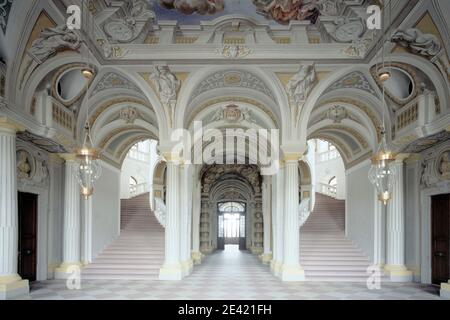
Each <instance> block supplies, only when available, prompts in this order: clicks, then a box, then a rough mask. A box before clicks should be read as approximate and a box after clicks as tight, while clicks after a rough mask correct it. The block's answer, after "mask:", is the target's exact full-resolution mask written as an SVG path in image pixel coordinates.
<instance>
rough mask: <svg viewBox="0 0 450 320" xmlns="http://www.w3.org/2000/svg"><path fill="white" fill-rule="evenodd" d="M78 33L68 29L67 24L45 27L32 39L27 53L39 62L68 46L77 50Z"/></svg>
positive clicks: (78, 43)
mask: <svg viewBox="0 0 450 320" xmlns="http://www.w3.org/2000/svg"><path fill="white" fill-rule="evenodd" d="M80 44H81V42H80V39H79V37H78V35H77V34H76V33H75V32H73V31H72V30H69V29H68V28H67V25H65V24H64V25H60V26H57V27H54V28H45V29H44V30H42V32H41V34H40V35H39V37H38V38H37V39H36V40H34V41H33V43H32V45H31V48H30V49H29V50H28V54H29V55H30V56H31V57H32V58H33V59H34V60H35V61H36V62H37V63H38V64H41V63H43V62H44V61H45V60H47V59H48V58H50V57H52V56H54V55H55V54H56V53H57V51H58V50H60V49H64V48H68V49H71V50H77V49H78V48H79V47H80Z"/></svg>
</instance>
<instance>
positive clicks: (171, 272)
mask: <svg viewBox="0 0 450 320" xmlns="http://www.w3.org/2000/svg"><path fill="white" fill-rule="evenodd" d="M164 158H165V159H166V161H167V180H166V183H167V193H166V207H167V211H166V228H165V261H164V265H163V266H162V267H161V269H160V270H159V279H161V280H181V279H182V278H183V270H182V267H181V263H180V210H179V200H180V197H179V195H180V194H179V191H180V188H179V181H180V179H179V178H180V177H179V171H180V170H179V164H178V162H177V161H176V160H175V159H174V158H173V157H172V155H171V154H165V155H164Z"/></svg>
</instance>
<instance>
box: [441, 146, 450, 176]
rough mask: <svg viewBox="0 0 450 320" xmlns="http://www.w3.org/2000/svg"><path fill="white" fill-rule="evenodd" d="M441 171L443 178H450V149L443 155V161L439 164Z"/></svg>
mask: <svg viewBox="0 0 450 320" xmlns="http://www.w3.org/2000/svg"><path fill="white" fill-rule="evenodd" d="M439 172H440V174H441V176H442V178H443V179H445V180H450V151H448V152H445V153H444V154H443V155H442V159H441V163H440V164H439Z"/></svg>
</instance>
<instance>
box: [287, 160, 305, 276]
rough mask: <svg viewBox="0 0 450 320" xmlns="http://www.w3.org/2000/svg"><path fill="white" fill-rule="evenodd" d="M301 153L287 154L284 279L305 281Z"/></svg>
mask: <svg viewBox="0 0 450 320" xmlns="http://www.w3.org/2000/svg"><path fill="white" fill-rule="evenodd" d="M300 156H301V154H300V153H289V154H286V155H285V158H284V161H285V198H284V199H285V207H284V260H283V265H282V267H281V280H282V281H304V280H305V272H304V270H303V268H302V267H301V266H300V252H299V250H300V249H299V246H300V243H299V241H300V239H299V237H300V232H299V221H298V205H299V195H298V188H299V175H298V161H299V159H300Z"/></svg>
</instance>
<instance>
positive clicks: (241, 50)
mask: <svg viewBox="0 0 450 320" xmlns="http://www.w3.org/2000/svg"><path fill="white" fill-rule="evenodd" d="M252 52H253V50H252V49H250V48H247V47H246V46H244V45H230V44H226V45H224V46H223V47H222V48H221V49H216V53H217V54H219V55H221V56H222V57H224V58H227V59H242V58H244V57H246V56H248V55H249V54H251V53H252Z"/></svg>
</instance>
